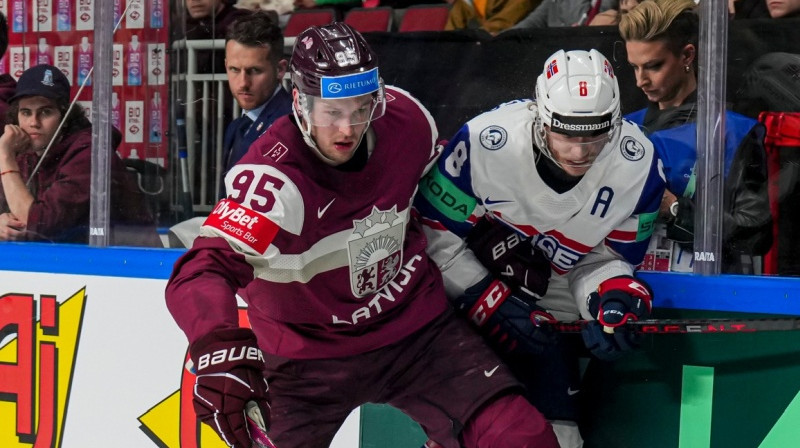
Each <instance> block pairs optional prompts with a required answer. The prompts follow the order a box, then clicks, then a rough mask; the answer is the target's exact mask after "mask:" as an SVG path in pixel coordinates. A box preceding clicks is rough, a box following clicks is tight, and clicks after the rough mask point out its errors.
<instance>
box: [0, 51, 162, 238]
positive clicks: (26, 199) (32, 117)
mask: <svg viewBox="0 0 800 448" xmlns="http://www.w3.org/2000/svg"><path fill="white" fill-rule="evenodd" d="M71 106H72V108H71V109H70V85H69V81H68V80H67V78H66V76H64V74H63V73H62V72H61V70H59V69H58V68H56V67H54V66H52V65H46V64H42V65H37V66H34V67H31V68H29V69H27V70H25V71H24V72H23V73H22V75H21V76H20V78H19V80H18V83H17V89H16V93H15V94H14V96H12V97H11V98H10V100H9V109H8V116H7V119H8V124H7V125H6V126H5V130H4V133H3V135H2V137H0V180H2V188H0V211H3V213H2V214H0V240H2V241H50V242H60V243H83V244H86V243H88V241H89V200H90V195H91V182H90V181H91V171H92V169H91V163H92V148H91V144H92V141H91V140H92V124H91V122H89V120H88V118H87V117H86V114H85V112H84V110H83V108H81V106H80V105H78V104H77V103H75V104H72V105H71ZM109 151H110V152H111V153H112V157H111V210H110V212H111V220H112V223H111V224H112V229H111V232H112V235H111V241H112V244H117V245H148V246H155V245H158V235H157V234H156V233H155V227H154V221H153V217H152V214H151V213H150V211H149V209H148V208H147V204H146V202H145V200H144V197H143V195H142V193H141V192H140V191H139V189H138V187H137V186H136V183H135V181H134V180H133V178H132V177H131V174H130V173H128V171H127V169H126V168H125V165H124V164H123V162H122V160H121V159H120V158H119V156H118V155H117V154H116V152H114V151H113V149H112V148H109Z"/></svg>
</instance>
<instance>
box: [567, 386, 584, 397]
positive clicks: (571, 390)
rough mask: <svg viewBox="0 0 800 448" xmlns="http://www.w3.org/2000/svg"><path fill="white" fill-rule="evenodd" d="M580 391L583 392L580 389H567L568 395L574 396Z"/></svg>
mask: <svg viewBox="0 0 800 448" xmlns="http://www.w3.org/2000/svg"><path fill="white" fill-rule="evenodd" d="M580 391H581V390H580V389H573V388H571V387H568V388H567V395H569V396H573V395H575V394H577V393H578V392H580Z"/></svg>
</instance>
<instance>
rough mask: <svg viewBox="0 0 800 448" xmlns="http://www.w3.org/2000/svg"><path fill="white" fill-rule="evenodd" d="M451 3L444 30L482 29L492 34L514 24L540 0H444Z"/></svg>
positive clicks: (537, 4)
mask: <svg viewBox="0 0 800 448" xmlns="http://www.w3.org/2000/svg"><path fill="white" fill-rule="evenodd" d="M445 1H446V2H447V3H449V4H450V5H452V8H451V9H450V15H449V17H448V18H447V24H446V25H445V29H446V30H460V29H482V30H484V31H486V32H488V33H489V34H491V35H492V36H494V35H496V34H497V33H499V32H501V31H505V30H506V29H508V28H511V27H512V26H514V24H515V23H517V22H519V21H520V20H521V19H522V18H523V17H525V16H527V15H528V13H530V12H531V11H533V9H534V8H536V7H537V6H539V4H540V3H541V1H542V0H445Z"/></svg>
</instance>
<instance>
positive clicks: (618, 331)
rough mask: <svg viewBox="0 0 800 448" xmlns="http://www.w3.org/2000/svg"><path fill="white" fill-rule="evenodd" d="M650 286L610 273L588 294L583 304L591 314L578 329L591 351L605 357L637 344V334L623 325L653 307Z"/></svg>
mask: <svg viewBox="0 0 800 448" xmlns="http://www.w3.org/2000/svg"><path fill="white" fill-rule="evenodd" d="M652 302H653V293H652V291H651V290H650V286H648V285H647V284H646V283H644V282H643V281H641V280H638V279H636V278H634V277H632V276H630V275H621V276H618V277H612V278H610V279H607V280H605V281H603V282H602V283H600V286H599V287H598V288H597V292H593V293H591V294H589V297H588V298H587V299H586V305H587V307H588V309H589V313H591V315H592V317H594V318H595V319H597V320H596V321H593V322H590V323H589V324H588V325H587V326H586V327H584V329H583V330H582V332H581V333H582V336H583V342H584V344H585V345H586V348H588V349H589V350H590V351H591V352H592V354H594V355H595V356H596V357H598V358H600V359H602V360H605V361H613V360H615V359H619V358H620V357H622V355H624V354H625V353H626V352H628V351H630V350H633V349H635V348H638V347H639V339H640V335H638V334H637V333H635V332H634V331H631V330H629V329H627V328H625V327H624V326H623V325H624V324H625V322H627V321H628V319H632V320H639V319H646V318H647V317H649V316H650V312H651V310H652V308H653V304H652Z"/></svg>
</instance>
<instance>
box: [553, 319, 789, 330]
mask: <svg viewBox="0 0 800 448" xmlns="http://www.w3.org/2000/svg"><path fill="white" fill-rule="evenodd" d="M589 322H590V321H587V320H578V321H574V322H556V323H554V324H549V325H550V326H551V327H552V328H553V329H554V330H556V331H558V332H560V333H580V331H581V330H582V329H583V328H584V327H586V325H588V323H589ZM625 327H626V328H628V329H630V330H633V331H636V332H637V333H642V334H682V333H705V334H708V333H714V334H719V333H755V332H758V331H793V330H800V317H776V318H765V319H725V318H721V319H646V320H639V321H632V322H628V323H626V324H625Z"/></svg>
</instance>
